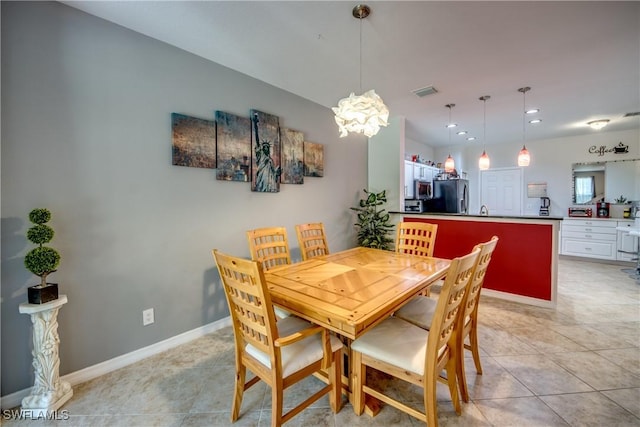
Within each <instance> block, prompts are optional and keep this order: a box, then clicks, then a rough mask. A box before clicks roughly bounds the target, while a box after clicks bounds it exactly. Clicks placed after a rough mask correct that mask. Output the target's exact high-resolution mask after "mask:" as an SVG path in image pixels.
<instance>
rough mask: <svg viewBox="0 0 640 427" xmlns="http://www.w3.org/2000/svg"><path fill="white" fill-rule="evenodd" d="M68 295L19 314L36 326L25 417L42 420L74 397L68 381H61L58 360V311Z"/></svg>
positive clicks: (28, 307)
mask: <svg viewBox="0 0 640 427" xmlns="http://www.w3.org/2000/svg"><path fill="white" fill-rule="evenodd" d="M66 303H67V296H66V295H60V296H59V297H58V299H56V300H54V301H50V302H48V303H45V304H28V303H23V304H20V306H19V310H20V313H23V314H29V315H31V323H33V351H32V353H31V354H32V355H33V370H34V373H35V381H34V384H33V388H32V389H31V394H30V395H29V396H27V397H25V398H24V399H22V408H21V409H22V416H23V417H25V418H42V417H46V416H47V414H48V413H50V412H52V411H55V410H57V409H58V408H60V407H61V406H62V405H63V404H64V403H65V402H66V401H67V400H69V399H70V398H71V396H73V390H72V389H71V385H69V383H68V382H65V381H60V373H59V367H60V358H59V357H58V345H59V343H60V338H59V337H58V311H59V310H60V307H62V306H63V305H64V304H66Z"/></svg>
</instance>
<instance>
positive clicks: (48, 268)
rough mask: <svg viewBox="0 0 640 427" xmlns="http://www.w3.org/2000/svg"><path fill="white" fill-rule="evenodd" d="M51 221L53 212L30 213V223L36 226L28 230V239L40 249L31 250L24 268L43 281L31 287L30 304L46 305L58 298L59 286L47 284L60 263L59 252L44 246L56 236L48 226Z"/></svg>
mask: <svg viewBox="0 0 640 427" xmlns="http://www.w3.org/2000/svg"><path fill="white" fill-rule="evenodd" d="M49 220H51V212H50V211H49V210H48V209H41V208H39V209H34V210H32V211H31V212H29V221H31V222H32V223H34V224H35V225H34V226H32V227H31V228H29V230H27V239H28V240H29V241H30V242H31V243H34V244H36V245H38V247H37V248H34V249H31V250H30V251H29V253H27V255H26V256H25V257H24V266H25V267H26V268H27V270H29V271H30V272H32V273H33V274H35V275H36V276H40V279H41V282H40V284H39V285H36V286H30V287H29V289H28V297H29V303H30V304H44V303H46V302H49V301H53V300H55V299H57V298H58V285H57V284H56V283H47V276H48V275H49V274H51V273H53V272H54V271H56V269H57V268H58V264H59V263H60V254H59V253H58V251H56V250H55V249H53V248H50V247H47V246H43V245H44V244H45V243H49V242H50V241H51V239H53V236H54V234H55V233H54V231H53V229H52V228H51V227H49V226H48V225H46V223H47V222H49Z"/></svg>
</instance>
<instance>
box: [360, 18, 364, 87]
mask: <svg viewBox="0 0 640 427" xmlns="http://www.w3.org/2000/svg"><path fill="white" fill-rule="evenodd" d="M363 19H364V18H362V17H361V18H360V93H361V94H362V20H363Z"/></svg>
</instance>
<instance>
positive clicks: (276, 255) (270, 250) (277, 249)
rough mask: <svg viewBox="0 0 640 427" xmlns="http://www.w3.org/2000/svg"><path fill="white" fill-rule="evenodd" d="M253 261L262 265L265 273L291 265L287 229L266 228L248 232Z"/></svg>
mask: <svg viewBox="0 0 640 427" xmlns="http://www.w3.org/2000/svg"><path fill="white" fill-rule="evenodd" d="M247 239H248V240H249V251H250V252H251V259H252V260H254V261H258V262H259V263H260V264H262V268H263V270H264V271H269V270H271V269H273V268H275V267H279V266H281V265H286V264H291V252H290V251H289V240H288V239H287V229H286V228H284V227H264V228H256V229H255V230H249V231H247Z"/></svg>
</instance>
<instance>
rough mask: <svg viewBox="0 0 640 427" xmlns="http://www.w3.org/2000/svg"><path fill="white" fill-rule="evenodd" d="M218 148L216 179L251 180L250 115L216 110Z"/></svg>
mask: <svg viewBox="0 0 640 427" xmlns="http://www.w3.org/2000/svg"><path fill="white" fill-rule="evenodd" d="M216 123H217V126H218V129H217V137H218V149H217V157H216V161H217V164H218V171H217V173H216V179H219V180H223V181H249V176H250V173H251V171H250V169H251V121H250V120H249V118H248V117H241V116H236V115H235V114H229V113H225V112H224V111H216Z"/></svg>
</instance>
